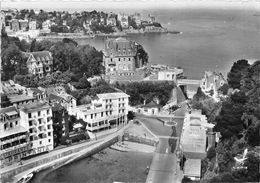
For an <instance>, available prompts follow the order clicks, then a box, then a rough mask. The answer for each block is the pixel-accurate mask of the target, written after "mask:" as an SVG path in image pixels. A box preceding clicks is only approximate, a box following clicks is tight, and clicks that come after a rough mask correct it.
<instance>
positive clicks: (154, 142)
mask: <svg viewBox="0 0 260 183" xmlns="http://www.w3.org/2000/svg"><path fill="white" fill-rule="evenodd" d="M123 139H124V140H125V141H130V142H137V143H141V144H146V145H150V146H157V144H158V142H159V141H158V140H157V139H155V138H145V137H141V136H135V135H132V134H129V133H125V134H124V136H123Z"/></svg>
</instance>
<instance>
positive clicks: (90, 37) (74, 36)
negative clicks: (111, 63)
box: [36, 30, 182, 41]
mask: <svg viewBox="0 0 260 183" xmlns="http://www.w3.org/2000/svg"><path fill="white" fill-rule="evenodd" d="M145 34H182V32H180V31H168V30H164V31H134V32H133V31H125V32H116V33H110V34H106V33H99V34H93V35H83V34H82V35H79V34H75V35H52V36H38V37H37V38H36V40H37V41H41V40H53V39H64V38H69V39H93V38H95V37H111V38H113V37H128V36H131V35H145Z"/></svg>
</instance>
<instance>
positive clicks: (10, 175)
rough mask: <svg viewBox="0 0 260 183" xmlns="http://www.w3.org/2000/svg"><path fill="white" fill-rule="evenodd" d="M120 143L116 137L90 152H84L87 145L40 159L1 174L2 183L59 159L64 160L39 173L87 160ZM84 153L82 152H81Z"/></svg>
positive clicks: (47, 166)
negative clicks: (52, 167)
mask: <svg viewBox="0 0 260 183" xmlns="http://www.w3.org/2000/svg"><path fill="white" fill-rule="evenodd" d="M117 141H118V136H115V137H113V138H111V139H109V140H105V141H104V142H103V143H102V144H98V145H97V144H96V145H93V146H92V147H93V148H91V149H89V150H88V151H84V149H86V148H87V146H88V145H87V144H86V146H81V147H78V148H75V149H71V150H68V151H65V152H61V153H60V154H55V155H53V156H51V157H46V158H44V159H39V160H37V161H34V162H31V163H29V164H25V165H23V166H19V167H17V168H15V169H13V170H10V171H8V172H4V173H2V174H1V176H0V182H3V183H4V182H7V181H10V179H12V178H13V177H14V176H15V175H17V174H19V173H22V172H24V171H27V170H29V169H33V168H35V167H38V166H41V165H44V164H47V163H50V162H52V161H54V160H57V159H60V158H63V157H64V159H62V160H61V161H59V162H55V163H53V164H48V165H46V166H43V167H42V168H41V169H39V171H41V170H43V169H46V168H49V167H51V166H55V167H60V166H63V165H65V164H68V162H72V161H77V160H80V159H83V158H86V157H88V156H91V155H93V154H95V153H98V152H99V151H101V150H103V149H105V148H107V147H109V146H111V145H112V144H114V143H116V142H117ZM80 151H82V152H80ZM77 152H79V154H75V156H72V157H71V156H70V157H68V158H65V157H67V156H69V155H72V154H74V153H77Z"/></svg>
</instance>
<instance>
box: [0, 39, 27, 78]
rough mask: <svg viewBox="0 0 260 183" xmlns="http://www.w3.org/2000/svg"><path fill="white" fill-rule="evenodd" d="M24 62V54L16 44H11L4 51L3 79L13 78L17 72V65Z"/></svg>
mask: <svg viewBox="0 0 260 183" xmlns="http://www.w3.org/2000/svg"><path fill="white" fill-rule="evenodd" d="M22 62H23V58H22V54H21V52H20V50H19V48H18V47H17V46H16V45H15V44H10V45H8V47H7V48H6V49H5V50H3V52H2V69H3V73H2V76H1V80H3V81H6V80H9V79H13V77H14V75H15V74H16V72H15V71H16V67H17V66H18V65H20V64H21V63H22Z"/></svg>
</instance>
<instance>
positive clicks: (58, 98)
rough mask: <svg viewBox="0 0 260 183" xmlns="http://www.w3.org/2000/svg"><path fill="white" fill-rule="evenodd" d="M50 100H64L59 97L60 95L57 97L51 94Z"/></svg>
mask: <svg viewBox="0 0 260 183" xmlns="http://www.w3.org/2000/svg"><path fill="white" fill-rule="evenodd" d="M48 98H49V99H50V100H58V101H60V100H64V99H63V98H62V97H60V96H58V95H55V94H52V93H51V94H49V97H48Z"/></svg>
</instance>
